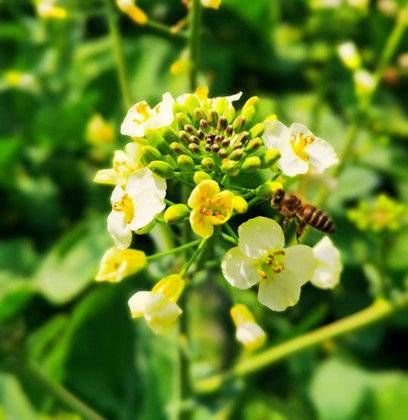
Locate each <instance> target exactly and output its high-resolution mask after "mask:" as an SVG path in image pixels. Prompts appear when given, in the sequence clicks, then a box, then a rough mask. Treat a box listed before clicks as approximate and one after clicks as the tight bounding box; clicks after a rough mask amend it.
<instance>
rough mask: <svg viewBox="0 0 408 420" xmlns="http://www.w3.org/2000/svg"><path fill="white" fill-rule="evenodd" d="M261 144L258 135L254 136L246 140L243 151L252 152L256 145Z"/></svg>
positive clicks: (256, 147)
mask: <svg viewBox="0 0 408 420" xmlns="http://www.w3.org/2000/svg"><path fill="white" fill-rule="evenodd" d="M260 146H262V140H261V139H260V138H259V137H256V138H254V139H252V140H250V141H249V142H248V144H247V145H246V147H245V151H247V152H252V151H254V150H256V149H258V147H260Z"/></svg>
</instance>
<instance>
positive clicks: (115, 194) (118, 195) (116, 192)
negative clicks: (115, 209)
mask: <svg viewBox="0 0 408 420" xmlns="http://www.w3.org/2000/svg"><path fill="white" fill-rule="evenodd" d="M125 193H126V192H125V190H124V189H123V188H122V187H121V186H119V185H118V186H116V187H115V188H114V189H113V191H112V195H111V198H110V202H111V204H112V205H113V204H115V203H116V202H117V201H120V200H121V199H122V198H123V196H124V195H125Z"/></svg>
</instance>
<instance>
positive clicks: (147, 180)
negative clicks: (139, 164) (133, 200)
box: [126, 168, 167, 199]
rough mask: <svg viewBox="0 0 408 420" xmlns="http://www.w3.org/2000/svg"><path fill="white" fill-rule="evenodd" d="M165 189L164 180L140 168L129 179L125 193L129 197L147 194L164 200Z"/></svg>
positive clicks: (148, 170)
mask: <svg viewBox="0 0 408 420" xmlns="http://www.w3.org/2000/svg"><path fill="white" fill-rule="evenodd" d="M166 188H167V184H166V180H165V179H163V178H160V177H158V176H156V175H155V174H154V173H153V172H152V171H151V170H150V169H147V168H142V169H138V170H137V171H135V172H134V173H133V174H132V175H131V176H130V177H129V179H128V183H127V186H126V192H127V193H128V194H129V195H130V196H133V195H134V194H139V195H142V194H149V195H156V196H157V197H159V198H162V199H164V197H165V196H166Z"/></svg>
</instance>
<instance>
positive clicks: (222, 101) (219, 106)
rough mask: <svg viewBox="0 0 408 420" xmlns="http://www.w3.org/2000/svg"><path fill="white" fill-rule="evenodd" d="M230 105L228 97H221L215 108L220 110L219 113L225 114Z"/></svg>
mask: <svg viewBox="0 0 408 420" xmlns="http://www.w3.org/2000/svg"><path fill="white" fill-rule="evenodd" d="M228 106H229V102H228V99H227V98H224V97H221V98H219V99H218V100H217V103H216V105H215V110H216V111H217V112H218V115H222V114H224V112H225V111H226V110H227V108H228Z"/></svg>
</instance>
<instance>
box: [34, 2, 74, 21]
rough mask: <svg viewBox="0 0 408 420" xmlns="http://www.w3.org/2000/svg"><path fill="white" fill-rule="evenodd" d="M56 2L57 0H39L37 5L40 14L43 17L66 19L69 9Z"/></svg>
mask: <svg viewBox="0 0 408 420" xmlns="http://www.w3.org/2000/svg"><path fill="white" fill-rule="evenodd" d="M56 3H57V1H56V0H37V1H36V2H35V6H36V10H37V13H38V16H40V17H41V18H43V19H65V18H66V17H67V16H68V12H67V10H66V9H64V8H63V7H61V6H58V5H57V4H56Z"/></svg>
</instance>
